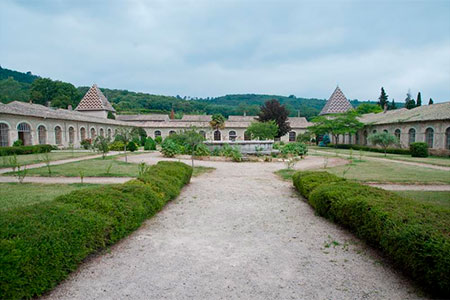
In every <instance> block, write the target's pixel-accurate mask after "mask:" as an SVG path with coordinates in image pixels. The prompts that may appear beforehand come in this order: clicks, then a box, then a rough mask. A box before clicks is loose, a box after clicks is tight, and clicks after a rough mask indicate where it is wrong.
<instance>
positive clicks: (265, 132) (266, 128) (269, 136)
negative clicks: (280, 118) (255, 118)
mask: <svg viewBox="0 0 450 300" xmlns="http://www.w3.org/2000/svg"><path fill="white" fill-rule="evenodd" d="M247 134H249V135H250V136H251V138H252V140H253V139H254V140H260V141H262V140H273V139H274V137H275V136H276V135H277V134H278V125H277V124H276V123H275V121H273V120H270V121H268V122H252V123H251V124H250V126H249V127H248V128H247Z"/></svg>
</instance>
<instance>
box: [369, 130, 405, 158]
mask: <svg viewBox="0 0 450 300" xmlns="http://www.w3.org/2000/svg"><path fill="white" fill-rule="evenodd" d="M367 139H368V140H369V142H371V143H372V144H374V145H379V146H381V147H382V148H383V149H384V156H386V152H387V148H388V147H389V146H390V145H394V144H397V143H398V142H399V141H398V139H397V137H395V136H394V135H392V134H390V133H389V132H378V133H373V134H371V135H369V136H368V137H367Z"/></svg>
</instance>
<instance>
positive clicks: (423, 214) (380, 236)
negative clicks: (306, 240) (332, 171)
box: [293, 172, 450, 297]
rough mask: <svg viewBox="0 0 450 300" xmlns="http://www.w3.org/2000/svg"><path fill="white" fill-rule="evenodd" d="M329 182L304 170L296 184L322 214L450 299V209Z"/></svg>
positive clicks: (337, 181)
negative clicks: (379, 250)
mask: <svg viewBox="0 0 450 300" xmlns="http://www.w3.org/2000/svg"><path fill="white" fill-rule="evenodd" d="M327 178H328V177H327V175H324V174H323V172H299V173H296V174H295V175H294V177H293V181H294V185H295V186H296V187H297V189H298V190H299V191H300V193H301V194H302V195H304V196H305V197H306V198H307V199H308V202H309V203H310V204H311V206H312V207H313V208H314V209H315V210H316V212H317V213H318V214H319V215H321V216H323V217H326V218H328V219H330V220H332V221H334V222H336V223H339V224H341V225H343V226H345V227H347V228H349V229H350V230H351V231H353V232H354V233H355V234H356V235H357V236H358V237H360V238H361V239H364V240H365V241H366V242H367V243H368V244H371V245H373V246H375V247H377V248H379V249H381V250H382V251H383V252H384V253H385V254H386V255H387V256H388V257H389V258H391V259H392V261H393V262H394V263H395V264H396V265H397V266H399V267H400V268H401V269H403V270H404V271H405V273H407V274H408V275H410V276H411V277H412V278H413V279H415V280H416V281H417V282H418V283H419V284H421V285H423V286H424V287H425V289H426V290H428V291H429V292H430V293H432V294H433V295H435V296H437V297H448V296H449V295H450V231H449V228H450V209H448V208H445V207H442V206H438V205H432V204H424V203H422V202H420V201H417V200H413V199H408V198H403V197H401V196H399V195H397V194H395V193H392V192H389V191H385V190H381V189H378V188H374V187H369V186H364V185H361V184H359V183H356V182H350V181H346V180H344V179H339V180H337V179H336V176H331V177H329V179H330V180H328V179H327Z"/></svg>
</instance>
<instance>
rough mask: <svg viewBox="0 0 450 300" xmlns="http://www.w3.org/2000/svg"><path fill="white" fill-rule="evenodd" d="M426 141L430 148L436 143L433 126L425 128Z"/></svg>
mask: <svg viewBox="0 0 450 300" xmlns="http://www.w3.org/2000/svg"><path fill="white" fill-rule="evenodd" d="M425 142H426V143H427V145H428V148H433V145H434V129H433V128H431V127H430V128H427V130H425Z"/></svg>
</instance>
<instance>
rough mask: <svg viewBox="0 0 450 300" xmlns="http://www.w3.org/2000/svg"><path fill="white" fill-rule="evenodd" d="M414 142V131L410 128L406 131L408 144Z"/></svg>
mask: <svg viewBox="0 0 450 300" xmlns="http://www.w3.org/2000/svg"><path fill="white" fill-rule="evenodd" d="M415 141H416V130H415V129H414V128H411V129H410V130H409V131H408V143H409V144H410V145H411V144H412V143H414V142H415Z"/></svg>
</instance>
